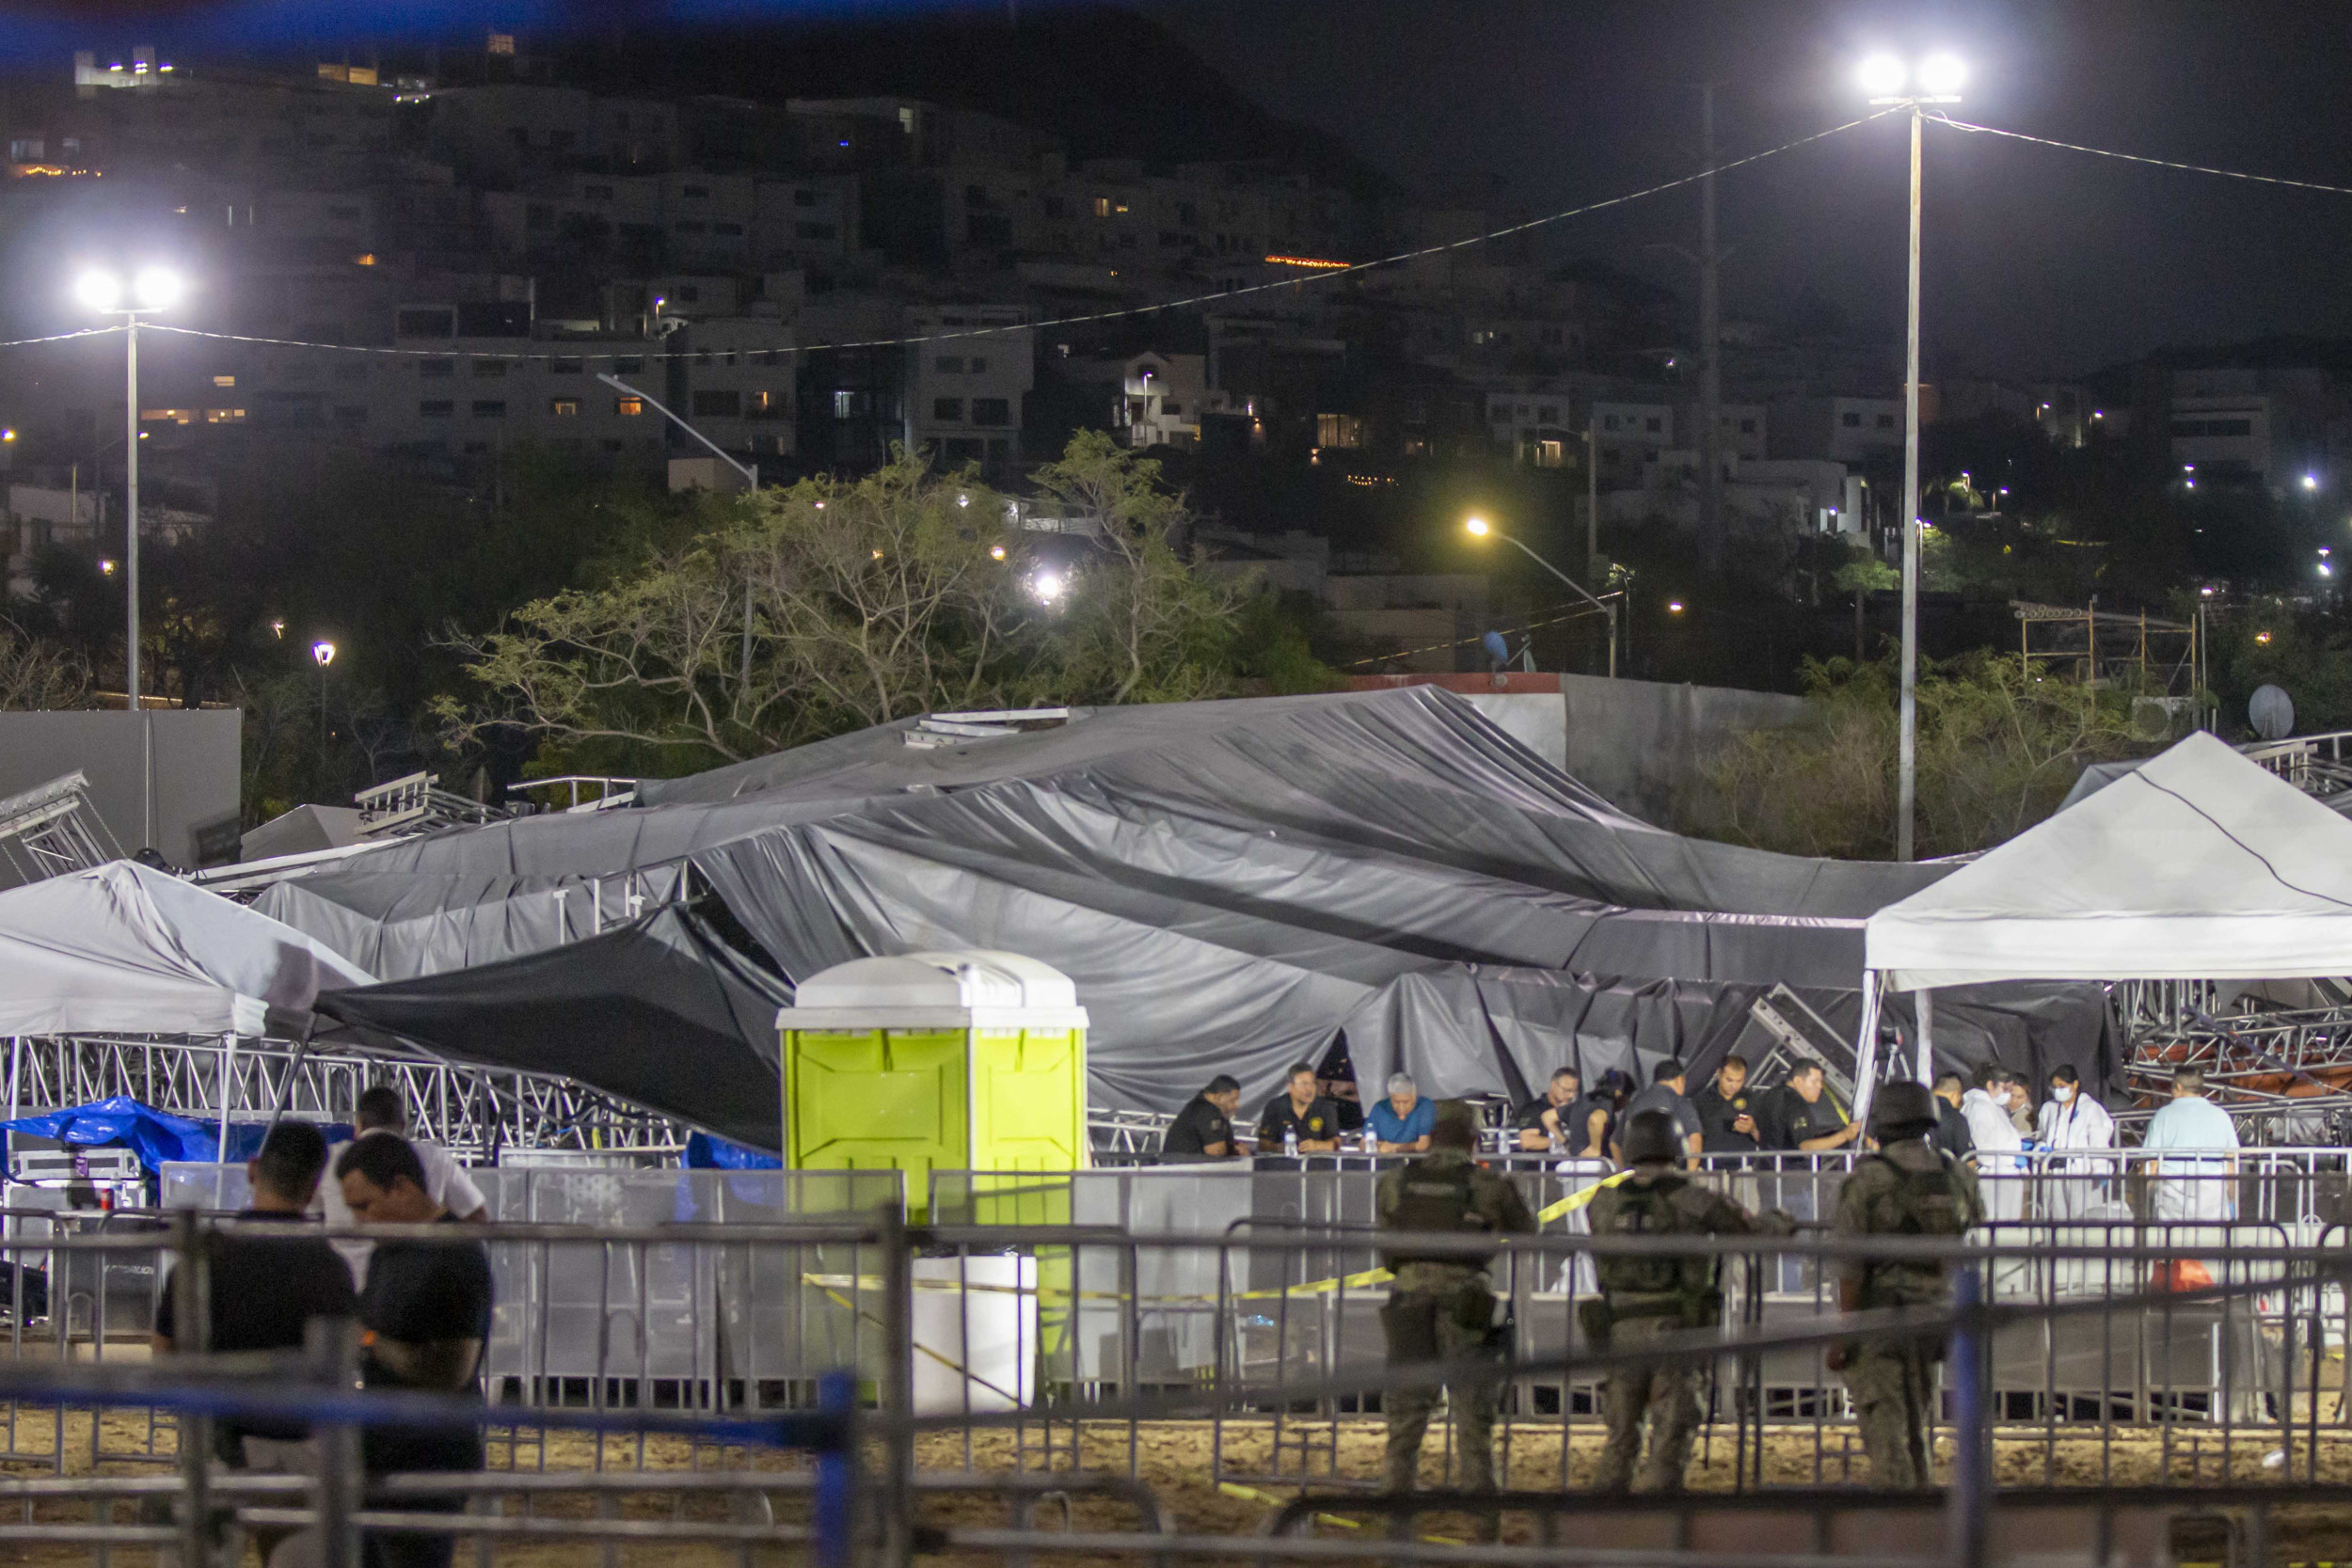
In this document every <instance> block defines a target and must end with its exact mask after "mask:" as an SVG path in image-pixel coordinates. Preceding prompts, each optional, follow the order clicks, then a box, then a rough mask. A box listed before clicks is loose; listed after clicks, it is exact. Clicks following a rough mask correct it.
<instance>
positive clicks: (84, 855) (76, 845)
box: [0, 768, 122, 882]
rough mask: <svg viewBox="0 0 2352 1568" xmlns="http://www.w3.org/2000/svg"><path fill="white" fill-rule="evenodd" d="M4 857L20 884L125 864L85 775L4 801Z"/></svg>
mask: <svg viewBox="0 0 2352 1568" xmlns="http://www.w3.org/2000/svg"><path fill="white" fill-rule="evenodd" d="M0 856H5V857H6V858H7V861H8V869H9V870H10V871H13V872H14V873H15V874H16V875H15V880H16V881H18V882H39V881H45V880H46V879H49V878H51V877H57V876H62V875H64V874H65V873H66V872H69V871H87V869H89V868H90V867H91V866H94V865H103V864H105V863H107V862H108V861H113V860H120V859H121V858H122V847H121V846H120V845H119V844H117V843H116V842H115V839H114V835H113V834H112V833H110V832H107V831H106V824H105V823H104V822H103V821H101V820H100V819H99V816H98V813H97V811H96V809H95V808H93V807H92V806H91V805H90V802H89V780H88V779H87V778H86V777H84V776H83V774H82V772H81V770H80V769H79V768H76V769H75V770H74V771H72V772H71V773H68V774H66V775H65V776H64V777H63V778H57V779H52V780H50V781H49V782H48V783H47V784H41V785H40V786H39V787H38V788H34V789H28V790H26V791H24V793H23V794H21V795H11V796H9V797H8V798H7V799H6V800H0Z"/></svg>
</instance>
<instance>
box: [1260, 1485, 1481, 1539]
mask: <svg viewBox="0 0 2352 1568" xmlns="http://www.w3.org/2000/svg"><path fill="white" fill-rule="evenodd" d="M1216 1489H1217V1490H1218V1491H1219V1492H1221V1493H1223V1494H1224V1495H1225V1496H1227V1497H1238V1498H1240V1499H1241V1500H1242V1501H1243V1502H1246V1503H1264V1504H1266V1505H1267V1506H1268V1507H1271V1508H1279V1507H1281V1506H1282V1505H1283V1504H1284V1503H1286V1502H1288V1501H1290V1499H1289V1498H1288V1497H1276V1496H1275V1495H1274V1494H1273V1493H1271V1492H1261V1491H1259V1490H1258V1489H1257V1488H1256V1487H1254V1486H1244V1485H1243V1484H1241V1482H1239V1481H1218V1482H1217V1483H1216ZM1315 1523H1316V1524H1318V1525H1335V1526H1337V1527H1338V1528H1341V1529H1362V1528H1364V1522H1363V1521H1362V1520H1361V1519H1343V1518H1341V1517H1340V1516H1339V1515H1338V1514H1336V1513H1318V1514H1316V1515H1315ZM1421 1539H1422V1540H1423V1541H1425V1542H1429V1543H1432V1544H1436V1545H1440V1546H1467V1545H1469V1544H1470V1543H1469V1542H1467V1541H1463V1540H1460V1539H1458V1538H1456V1537H1454V1536H1451V1535H1424V1536H1422V1538H1421Z"/></svg>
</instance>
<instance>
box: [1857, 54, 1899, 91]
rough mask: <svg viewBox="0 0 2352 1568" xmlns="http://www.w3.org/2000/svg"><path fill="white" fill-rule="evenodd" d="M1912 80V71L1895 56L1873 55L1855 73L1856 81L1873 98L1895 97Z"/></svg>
mask: <svg viewBox="0 0 2352 1568" xmlns="http://www.w3.org/2000/svg"><path fill="white" fill-rule="evenodd" d="M1910 78H1911V72H1910V71H1909V70H1908V69H1906V68H1905V67H1904V65H1903V62H1902V61H1901V59H1900V58H1899V57H1898V56H1896V55H1871V56H1870V57H1869V58H1867V59H1866V60H1864V61H1863V62H1862V64H1861V66H1860V67H1859V68H1858V69H1857V70H1856V71H1854V80H1856V81H1857V82H1859V83H1861V84H1862V90H1863V91H1864V92H1867V93H1868V94H1869V95H1870V96H1871V97H1873V98H1892V97H1894V96H1895V95H1896V94H1897V93H1899V92H1900V91H1902V90H1903V84H1904V83H1905V82H1907V81H1909V80H1910Z"/></svg>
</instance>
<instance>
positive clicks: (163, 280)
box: [131, 267, 182, 310]
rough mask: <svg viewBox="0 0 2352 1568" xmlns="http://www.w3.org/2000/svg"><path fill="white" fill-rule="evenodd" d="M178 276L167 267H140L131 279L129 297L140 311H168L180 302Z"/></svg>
mask: <svg viewBox="0 0 2352 1568" xmlns="http://www.w3.org/2000/svg"><path fill="white" fill-rule="evenodd" d="M181 287H182V285H181V282H180V275H179V274H178V273H176V272H174V271H172V270H171V269H170V268H169V267H141V268H140V269H139V271H138V276H137V277H134V278H132V279H131V297H132V299H134V300H135V301H136V302H137V304H138V308H139V309H142V310H168V309H171V307H173V306H174V305H177V304H178V303H179V302H180V292H181Z"/></svg>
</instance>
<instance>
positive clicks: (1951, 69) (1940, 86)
mask: <svg viewBox="0 0 2352 1568" xmlns="http://www.w3.org/2000/svg"><path fill="white" fill-rule="evenodd" d="M1966 80H1968V68H1967V67H1966V66H1964V65H1963V64H1961V63H1960V56H1959V55H1929V56H1928V57H1927V58H1926V59H1924V60H1921V61H1920V62H1919V86H1920V87H1924V88H1926V89H1927V90H1928V91H1929V92H1931V93H1935V94H1937V95H1939V96H1941V95H1943V94H1946V93H1954V92H1958V91H1959V90H1960V87H1961V84H1962V83H1963V82H1965V81H1966Z"/></svg>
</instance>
